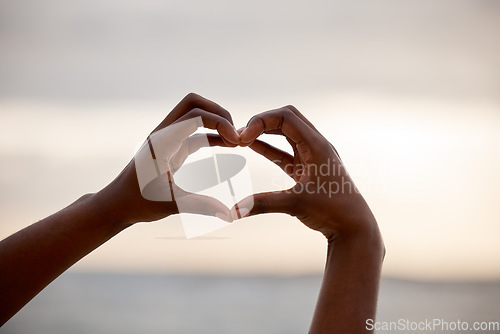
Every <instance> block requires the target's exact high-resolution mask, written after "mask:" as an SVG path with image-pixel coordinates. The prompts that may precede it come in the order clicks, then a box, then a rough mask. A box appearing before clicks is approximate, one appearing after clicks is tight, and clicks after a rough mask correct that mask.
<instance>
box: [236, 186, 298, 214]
mask: <svg viewBox="0 0 500 334" xmlns="http://www.w3.org/2000/svg"><path fill="white" fill-rule="evenodd" d="M294 203H295V201H294V197H293V194H292V193H291V190H283V191H274V192H267V193H258V194H253V195H251V196H248V197H245V198H244V199H242V200H241V201H240V202H238V203H236V204H235V205H234V206H233V207H232V208H231V218H232V219H233V220H236V219H239V218H243V217H249V216H254V215H258V214H262V213H275V212H279V213H287V214H293V212H294V206H295V204H294Z"/></svg>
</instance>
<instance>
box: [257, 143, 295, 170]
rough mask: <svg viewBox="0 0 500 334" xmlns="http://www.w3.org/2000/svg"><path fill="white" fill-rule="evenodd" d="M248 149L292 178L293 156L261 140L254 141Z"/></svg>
mask: <svg viewBox="0 0 500 334" xmlns="http://www.w3.org/2000/svg"><path fill="white" fill-rule="evenodd" d="M249 147H250V148H251V149H252V150H253V151H255V152H257V153H259V154H260V155H262V156H263V157H265V158H267V159H268V160H270V161H272V162H274V163H275V164H276V165H278V166H279V167H280V168H281V169H282V170H283V171H284V172H285V173H287V174H288V175H289V176H291V177H293V156H291V155H290V154H288V153H287V152H285V151H282V150H280V149H278V148H276V147H274V146H272V145H270V144H268V143H265V142H263V141H261V140H256V141H254V142H253V143H252V145H250V146H249Z"/></svg>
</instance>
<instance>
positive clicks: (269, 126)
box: [232, 106, 385, 333]
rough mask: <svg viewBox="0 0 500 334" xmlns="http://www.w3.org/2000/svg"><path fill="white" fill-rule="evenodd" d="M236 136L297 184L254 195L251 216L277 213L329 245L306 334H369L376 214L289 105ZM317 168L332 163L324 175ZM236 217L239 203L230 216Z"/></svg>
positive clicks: (376, 276) (376, 264)
mask: <svg viewBox="0 0 500 334" xmlns="http://www.w3.org/2000/svg"><path fill="white" fill-rule="evenodd" d="M239 132H240V138H241V143H240V145H242V146H249V147H250V148H251V149H252V150H254V151H255V152H257V153H259V154H261V155H263V156H264V157H266V158H268V159H269V160H271V161H272V162H274V163H276V164H277V165H278V166H280V167H281V168H282V169H283V171H284V172H285V173H287V174H288V175H289V176H290V177H292V178H293V179H294V180H295V182H296V185H295V186H294V187H292V188H291V189H288V190H284V191H278V192H270V193H260V194H255V195H253V203H254V204H253V207H252V208H251V209H250V210H248V211H249V215H258V214H263V213H271V212H281V213H286V214H289V215H292V216H295V217H297V218H298V219H299V220H300V221H301V222H302V223H304V225H306V226H308V227H309V228H311V229H313V230H316V231H319V232H321V233H322V234H323V235H324V236H325V238H326V241H327V243H328V253H327V262H326V268H325V273H324V276H323V284H322V287H321V291H320V294H319V298H318V302H317V305H316V310H315V313H314V317H313V321H312V324H311V328H310V333H366V332H368V331H367V330H366V329H365V324H366V323H365V322H366V320H367V319H374V318H375V312H376V306H377V295H378V286H379V281H380V272H381V268H382V261H383V257H384V255H385V248H384V245H383V242H382V238H381V235H380V231H379V228H378V225H377V222H376V220H375V217H374V216H373V214H372V212H371V210H370V208H369V207H368V205H367V203H366V201H365V200H364V199H363V196H361V194H360V193H359V191H358V190H357V188H356V186H355V185H354V182H353V181H352V179H351V177H350V176H349V174H348V173H347V171H346V170H345V168H344V165H343V163H342V160H341V159H340V157H339V156H338V153H337V151H336V150H335V148H334V147H333V145H332V144H330V143H329V142H328V141H327V140H326V139H325V138H324V137H323V136H322V135H321V134H320V133H319V131H318V130H317V129H316V128H315V127H314V126H313V125H312V124H311V123H310V122H309V121H308V120H307V119H306V118H305V117H304V116H303V115H302V114H301V113H300V112H299V111H298V110H297V109H296V108H294V107H293V106H287V107H283V108H280V109H276V110H271V111H267V112H264V113H262V114H259V115H256V116H254V117H253V118H252V119H251V120H250V121H249V123H248V124H247V126H246V127H245V128H243V129H240V130H239ZM262 133H268V134H277V135H283V136H285V138H286V139H287V141H288V142H289V143H290V145H291V146H292V148H293V152H294V154H293V155H290V154H288V153H287V152H284V151H282V150H279V149H277V148H275V147H273V146H271V145H269V144H266V143H264V142H262V141H258V140H257V138H258V137H259V136H260V135H261V134H262ZM320 166H323V167H325V166H329V167H328V172H325V170H326V168H325V169H323V171H322V170H321V169H320ZM315 167H317V168H315ZM321 184H332V185H333V188H332V189H331V190H332V191H333V192H330V189H325V190H323V189H322V188H318V185H321ZM335 185H338V188H337V187H335ZM342 185H344V189H342ZM327 190H328V191H327ZM248 203H249V198H247V199H243V200H242V201H240V202H239V203H238V204H237V207H238V208H239V209H240V210H241V211H245V207H246V205H247V204H248ZM235 212H236V206H235V207H233V208H232V216H233V218H234V217H235Z"/></svg>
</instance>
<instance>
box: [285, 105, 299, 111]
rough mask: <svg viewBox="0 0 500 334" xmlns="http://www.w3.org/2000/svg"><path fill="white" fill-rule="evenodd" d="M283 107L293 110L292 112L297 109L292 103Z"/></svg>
mask: <svg viewBox="0 0 500 334" xmlns="http://www.w3.org/2000/svg"><path fill="white" fill-rule="evenodd" d="M284 108H285V109H288V110H290V111H291V112H294V113H295V112H297V111H298V110H297V108H295V107H294V106H293V105H291V104H289V105H287V106H285V107H284Z"/></svg>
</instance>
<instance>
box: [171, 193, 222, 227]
mask: <svg viewBox="0 0 500 334" xmlns="http://www.w3.org/2000/svg"><path fill="white" fill-rule="evenodd" d="M177 189H178V190H177V191H176V194H175V195H176V196H175V202H176V204H177V209H178V211H179V213H195V214H200V215H204V216H214V217H217V218H220V219H222V220H225V221H226V222H229V223H231V222H232V219H231V213H230V211H229V208H228V207H227V206H225V205H224V204H223V203H222V202H221V201H219V200H217V199H215V198H213V197H210V196H205V195H199V194H193V193H190V192H187V191H184V190H181V189H180V188H178V187H177Z"/></svg>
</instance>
